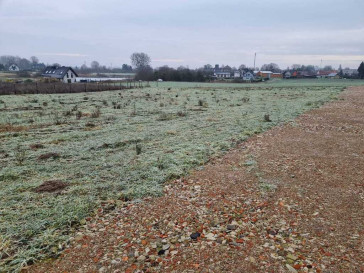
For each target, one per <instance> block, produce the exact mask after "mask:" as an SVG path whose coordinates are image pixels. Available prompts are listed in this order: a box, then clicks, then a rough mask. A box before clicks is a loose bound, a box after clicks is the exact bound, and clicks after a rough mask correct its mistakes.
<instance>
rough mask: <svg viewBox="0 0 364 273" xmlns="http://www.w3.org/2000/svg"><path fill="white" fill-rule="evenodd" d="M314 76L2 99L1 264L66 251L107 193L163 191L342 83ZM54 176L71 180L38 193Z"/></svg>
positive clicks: (332, 94)
mask: <svg viewBox="0 0 364 273" xmlns="http://www.w3.org/2000/svg"><path fill="white" fill-rule="evenodd" d="M307 83H308V82H305V85H304V86H302V87H299V86H297V84H295V85H293V86H287V85H286V84H284V85H282V86H279V85H276V84H274V85H251V86H244V85H229V86H224V85H221V84H218V85H215V86H208V85H207V86H202V87H188V86H187V85H186V86H187V87H183V85H177V86H176V87H172V88H171V90H168V88H167V87H159V88H147V89H141V90H125V91H116V92H115V91H112V92H99V93H83V94H64V95H57V94H54V95H28V96H3V97H1V99H0V114H1V115H0V140H1V142H0V143H1V146H0V167H1V168H0V182H1V183H0V215H1V221H0V232H1V236H0V243H1V244H0V246H1V248H0V251H1V254H0V266H1V267H2V268H6V269H9V268H19V267H20V266H23V265H26V264H27V263H31V262H33V261H36V260H38V259H41V258H46V257H51V256H57V255H58V253H59V252H60V251H61V250H62V249H63V248H64V246H65V244H66V243H67V241H68V239H69V234H70V233H72V232H74V230H75V228H76V227H77V226H78V225H80V224H82V223H83V222H84V221H85V219H86V218H87V217H89V216H91V215H93V214H95V213H96V214H97V210H95V208H97V207H98V206H99V205H100V204H101V203H102V202H104V201H105V200H118V202H124V201H128V200H131V199H133V200H138V198H141V197H145V196H159V195H161V194H162V193H163V183H164V182H165V181H168V180H173V179H175V178H178V177H181V176H182V175H185V174H187V173H188V172H189V171H190V170H191V169H192V168H195V167H197V166H199V165H201V164H203V163H205V162H206V161H207V160H208V159H209V158H211V157H213V156H216V155H219V154H221V153H222V152H226V151H227V150H229V149H230V148H231V147H235V146H236V145H237V144H239V143H241V142H242V141H244V140H246V139H247V138H248V137H249V136H252V135H255V134H257V133H260V132H263V131H265V130H267V129H269V128H271V127H272V126H275V125H278V124H281V123H284V122H287V121H290V120H293V119H294V118H295V117H297V116H298V115H300V114H301V113H303V112H304V111H306V110H309V109H312V108H315V107H318V106H320V105H322V104H323V103H324V102H326V101H329V100H331V99H335V98H337V95H338V93H340V92H341V90H342V85H337V86H335V85H332V84H331V86H330V87H325V85H322V84H320V85H317V83H316V82H314V83H313V84H312V85H311V86H310V85H309V84H307ZM267 114H268V115H269V120H270V122H267V121H266V120H265V119H264V116H265V115H267ZM249 167H250V168H252V167H254V166H249ZM47 181H59V182H61V183H64V184H62V185H63V186H64V187H63V188H62V189H60V190H58V189H56V190H55V191H54V192H52V191H51V192H49V191H39V190H38V191H37V189H39V187H40V186H41V185H42V184H43V183H46V182H47ZM262 181H263V180H262ZM272 185H273V184H272V183H270V181H268V182H267V181H265V182H264V181H263V182H262V183H261V185H260V188H261V189H263V188H267V189H270V188H275V187H276V185H273V186H272ZM48 186H49V185H48ZM209 236H210V237H211V235H209ZM211 238H212V237H211ZM166 251H167V250H166Z"/></svg>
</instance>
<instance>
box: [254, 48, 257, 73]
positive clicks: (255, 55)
mask: <svg viewBox="0 0 364 273" xmlns="http://www.w3.org/2000/svg"><path fill="white" fill-rule="evenodd" d="M256 59H257V53H256V52H255V54H254V69H253V70H254V71H255V61H256Z"/></svg>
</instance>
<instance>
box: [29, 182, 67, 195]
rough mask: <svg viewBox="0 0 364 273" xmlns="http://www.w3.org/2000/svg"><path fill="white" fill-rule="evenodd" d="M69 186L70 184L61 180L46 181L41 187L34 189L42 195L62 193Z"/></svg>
mask: <svg viewBox="0 0 364 273" xmlns="http://www.w3.org/2000/svg"><path fill="white" fill-rule="evenodd" d="M68 186H69V184H68V183H66V182H63V181H60V180H50V181H45V182H44V183H43V184H41V185H40V186H38V187H36V188H35V189H34V192H37V193H42V192H60V191H62V190H64V189H65V188H67V187H68Z"/></svg>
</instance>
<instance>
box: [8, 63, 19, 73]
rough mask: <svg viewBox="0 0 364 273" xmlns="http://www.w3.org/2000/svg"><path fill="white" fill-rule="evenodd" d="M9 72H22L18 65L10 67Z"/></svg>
mask: <svg viewBox="0 0 364 273" xmlns="http://www.w3.org/2000/svg"><path fill="white" fill-rule="evenodd" d="M8 70H9V71H14V72H17V71H20V69H19V66H17V65H16V64H12V65H10V66H9V69H8Z"/></svg>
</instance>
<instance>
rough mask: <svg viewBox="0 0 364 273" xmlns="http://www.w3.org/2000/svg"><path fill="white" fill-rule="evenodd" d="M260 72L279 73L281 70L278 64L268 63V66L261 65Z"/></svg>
mask: <svg viewBox="0 0 364 273" xmlns="http://www.w3.org/2000/svg"><path fill="white" fill-rule="evenodd" d="M261 70H263V71H264V70H266V71H272V72H280V71H281V69H280V68H279V66H278V64H275V63H270V64H263V66H262V68H261Z"/></svg>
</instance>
